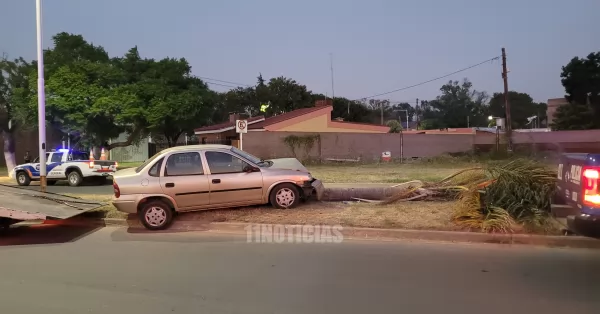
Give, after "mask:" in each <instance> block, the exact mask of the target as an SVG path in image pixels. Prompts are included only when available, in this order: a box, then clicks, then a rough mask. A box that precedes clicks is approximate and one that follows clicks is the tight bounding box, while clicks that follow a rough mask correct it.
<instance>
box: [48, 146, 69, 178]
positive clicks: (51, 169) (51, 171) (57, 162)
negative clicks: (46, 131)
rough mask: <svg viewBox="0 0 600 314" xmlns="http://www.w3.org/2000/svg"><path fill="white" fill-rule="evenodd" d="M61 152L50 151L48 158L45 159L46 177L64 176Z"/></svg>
mask: <svg viewBox="0 0 600 314" xmlns="http://www.w3.org/2000/svg"><path fill="white" fill-rule="evenodd" d="M63 155H64V153H63V152H57V153H52V155H50V160H46V171H47V173H48V178H51V179H53V178H65V177H66V176H65V170H64V166H63V162H62V159H63Z"/></svg>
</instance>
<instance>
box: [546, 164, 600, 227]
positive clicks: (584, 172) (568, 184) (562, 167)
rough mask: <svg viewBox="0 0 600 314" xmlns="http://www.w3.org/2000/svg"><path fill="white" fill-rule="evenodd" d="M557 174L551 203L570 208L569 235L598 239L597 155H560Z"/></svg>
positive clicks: (599, 191)
mask: <svg viewBox="0 0 600 314" xmlns="http://www.w3.org/2000/svg"><path fill="white" fill-rule="evenodd" d="M557 174H558V178H557V179H558V180H557V186H556V195H555V200H554V201H555V202H556V203H559V204H561V203H565V204H566V205H568V206H569V207H570V209H571V210H570V211H568V212H570V214H571V215H568V216H567V225H568V229H569V231H571V232H574V233H577V234H581V235H585V236H592V237H600V189H599V188H598V181H600V154H587V153H566V154H562V155H561V156H560V159H559V164H558V171H557Z"/></svg>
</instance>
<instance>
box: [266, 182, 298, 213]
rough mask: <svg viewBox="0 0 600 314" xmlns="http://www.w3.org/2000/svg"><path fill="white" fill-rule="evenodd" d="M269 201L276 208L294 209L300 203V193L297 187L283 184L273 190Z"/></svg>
mask: <svg viewBox="0 0 600 314" xmlns="http://www.w3.org/2000/svg"><path fill="white" fill-rule="evenodd" d="M269 200H270V201H271V205H273V207H275V208H294V207H296V205H298V203H299V202H300V192H299V190H298V188H297V187H296V186H295V185H293V184H291V183H283V184H280V185H277V186H276V187H274V188H273V190H272V191H271V195H270V196H269Z"/></svg>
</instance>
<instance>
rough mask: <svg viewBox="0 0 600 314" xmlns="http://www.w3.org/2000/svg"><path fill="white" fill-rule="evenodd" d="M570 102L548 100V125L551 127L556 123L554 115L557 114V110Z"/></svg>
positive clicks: (565, 100)
mask: <svg viewBox="0 0 600 314" xmlns="http://www.w3.org/2000/svg"><path fill="white" fill-rule="evenodd" d="M568 103H569V102H568V101H567V99H566V98H551V99H548V107H547V109H546V117H547V118H546V119H547V120H548V123H547V124H546V125H550V124H552V122H553V121H554V114H555V113H556V110H557V109H558V107H560V106H562V105H566V104H568Z"/></svg>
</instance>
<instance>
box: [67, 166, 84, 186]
mask: <svg viewBox="0 0 600 314" xmlns="http://www.w3.org/2000/svg"><path fill="white" fill-rule="evenodd" d="M67 181H68V182H69V185H70V186H80V185H81V183H82V182H83V176H82V175H81V173H79V171H77V170H73V171H71V172H69V173H68V174H67Z"/></svg>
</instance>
